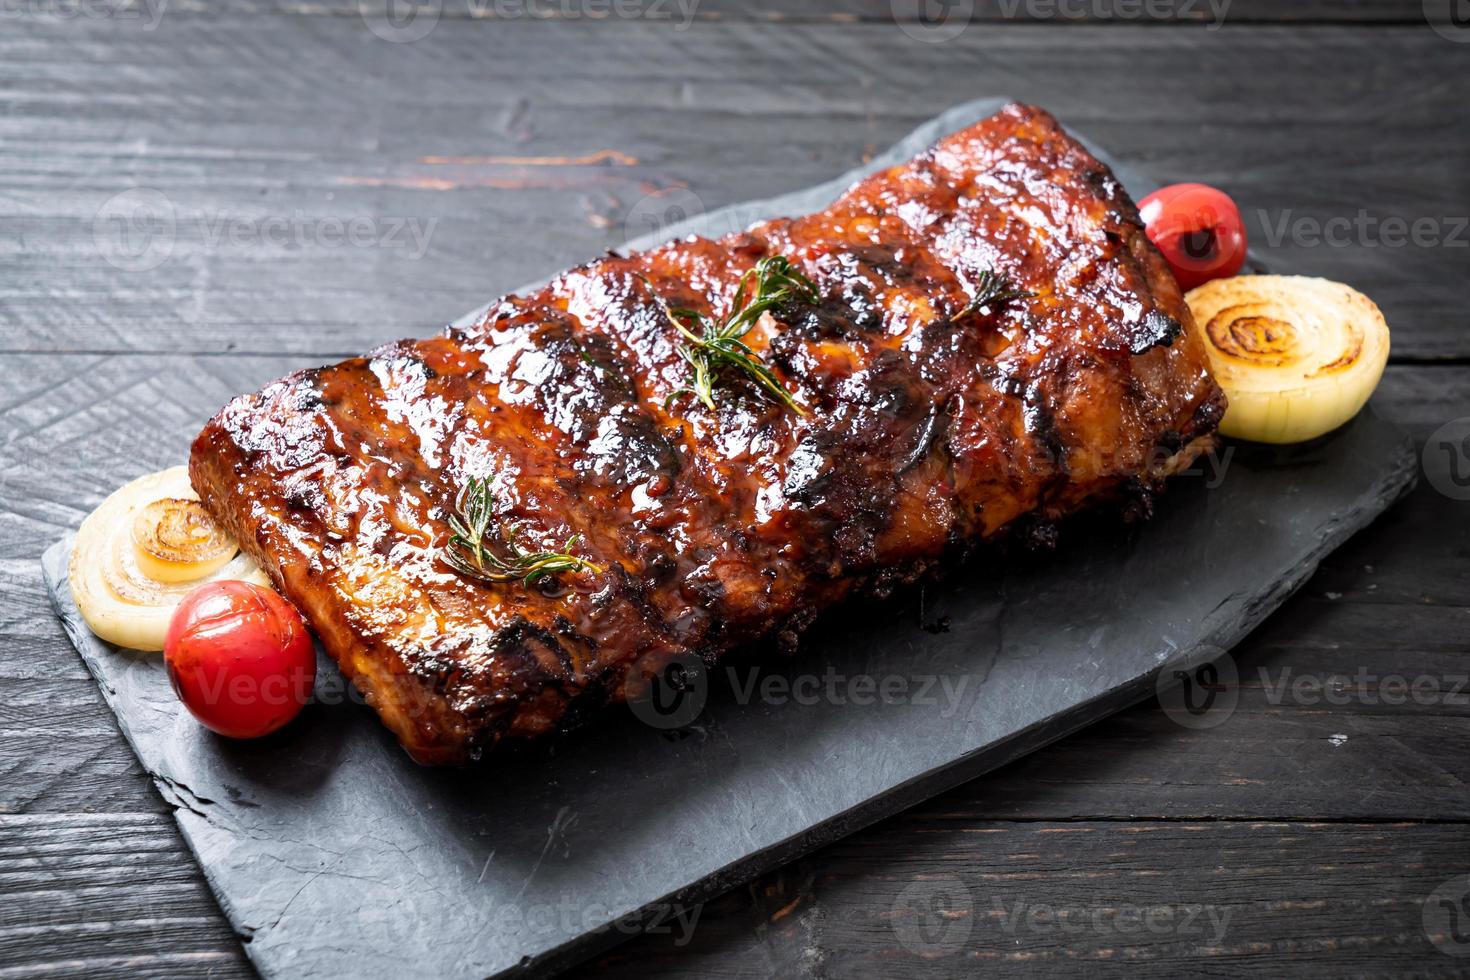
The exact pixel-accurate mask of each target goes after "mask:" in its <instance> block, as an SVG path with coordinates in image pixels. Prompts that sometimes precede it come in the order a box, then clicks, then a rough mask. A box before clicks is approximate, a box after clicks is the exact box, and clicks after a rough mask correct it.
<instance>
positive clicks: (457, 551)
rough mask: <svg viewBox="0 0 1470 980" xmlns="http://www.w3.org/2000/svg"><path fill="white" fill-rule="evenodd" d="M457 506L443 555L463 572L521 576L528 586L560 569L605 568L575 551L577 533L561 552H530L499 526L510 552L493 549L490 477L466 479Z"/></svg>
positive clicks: (493, 577) (492, 577)
mask: <svg viewBox="0 0 1470 980" xmlns="http://www.w3.org/2000/svg"><path fill="white" fill-rule="evenodd" d="M454 509H455V511H456V513H454V514H452V515H450V518H449V529H450V530H451V531H453V532H454V533H453V535H451V536H450V538H449V544H448V545H447V546H445V548H444V550H443V551H442V552H440V556H441V557H442V558H443V559H444V563H445V564H446V565H448V566H449V567H450V568H452V569H454V570H455V571H456V572H459V573H460V574H461V575H466V576H468V577H470V578H476V579H479V580H480V581H482V582H513V581H515V580H516V579H521V580H522V581H523V582H524V583H525V584H526V585H535V584H536V583H537V582H538V581H540V580H541V579H543V578H545V577H546V576H548V575H555V574H557V573H558V572H581V571H588V572H600V571H602V567H601V566H600V565H595V564H593V563H592V562H590V561H588V560H587V559H585V558H580V557H578V556H577V555H574V554H572V549H573V548H574V547H576V545H577V540H578V538H579V537H580V535H576V534H574V535H572V536H571V537H570V538H568V539H567V543H566V544H564V545H562V547H561V550H560V551H527V550H526V549H525V548H522V547H521V546H520V545H519V544H518V543H517V542H516V540H515V532H514V531H512V530H509V529H500V533H501V536H502V537H503V538H504V539H505V544H506V547H507V548H508V549H509V552H510V554H509V556H508V557H503V556H501V555H499V554H496V553H495V552H494V551H493V550H491V549H490V547H489V546H488V544H487V542H486V538H487V537H488V536H489V535H490V532H491V530H492V527H493V526H494V524H495V496H494V494H493V493H492V491H491V489H490V481H489V480H485V479H479V478H475V477H471V478H470V479H469V480H468V481H466V483H465V485H464V487H463V489H461V490H460V492H459V497H458V499H456V500H455V502H454Z"/></svg>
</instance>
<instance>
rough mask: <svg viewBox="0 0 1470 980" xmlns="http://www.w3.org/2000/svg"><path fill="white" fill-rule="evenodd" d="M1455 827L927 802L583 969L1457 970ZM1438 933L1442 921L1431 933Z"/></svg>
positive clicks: (805, 973)
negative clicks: (1453, 951)
mask: <svg viewBox="0 0 1470 980" xmlns="http://www.w3.org/2000/svg"><path fill="white" fill-rule="evenodd" d="M1467 843H1470V835H1467V833H1466V831H1465V830H1464V828H1462V827H1455V828H1447V827H1443V826H1434V825H1423V824H1366V825H1363V824H1310V823H1280V822H1267V821H1259V822H1255V821H1252V822H1240V823H1234V822H1207V823H1176V822H1161V823H1143V824H1138V823H1134V824H1116V823H1094V822H1068V823H1020V824H1017V823H1001V822H996V823H990V822H981V823H975V822H970V821H963V822H949V821H947V820H945V819H943V818H940V819H931V817H930V816H929V815H928V814H927V813H925V812H922V810H921V811H915V812H914V813H912V814H910V815H906V816H903V817H898V818H896V819H894V820H891V821H888V822H887V823H885V824H883V825H881V826H879V827H876V828H873V829H872V830H870V831H868V832H866V833H864V834H859V835H857V836H855V837H853V838H850V839H849V840H847V841H844V842H842V843H839V844H836V845H834V846H832V847H829V848H827V849H825V850H823V851H821V852H819V853H818V854H816V855H813V856H812V857H811V858H810V859H808V860H806V861H802V862H799V863H798V864H797V865H796V866H793V868H791V869H788V871H787V872H784V873H783V874H782V875H780V876H772V877H771V878H769V879H766V880H763V881H761V882H759V883H757V884H756V885H754V886H752V888H751V889H750V890H749V891H747V892H745V893H743V894H742V893H736V894H733V895H730V896H727V897H726V898H725V899H722V900H720V901H719V902H717V903H714V904H713V905H711V906H710V907H709V908H707V909H706V910H705V911H704V914H703V915H702V916H701V917H700V918H699V920H698V922H697V924H696V927H695V929H694V931H693V934H692V937H691V936H688V935H687V933H685V932H684V931H683V930H680V929H678V928H671V929H670V931H669V932H668V933H667V934H664V935H652V936H646V937H640V938H638V939H636V940H634V941H632V942H630V943H628V944H626V945H624V946H622V947H620V948H619V949H617V950H616V951H614V952H613V953H611V954H610V955H608V956H605V957H603V958H601V959H600V960H598V961H596V962H595V963H593V964H590V965H589V967H588V968H587V969H585V970H584V971H581V973H580V975H584V976H591V975H598V976H637V977H648V976H657V977H676V976H700V975H710V974H714V975H718V976H721V977H765V976H772V975H780V976H792V977H813V978H814V977H826V976H884V977H952V976H967V975H977V974H978V975H984V976H987V977H989V976H1000V977H1010V976H1018V977H1019V976H1054V975H1056V973H1057V972H1059V971H1065V972H1066V973H1068V974H1072V973H1078V974H1081V973H1088V974H1090V973H1094V972H1097V971H1102V970H1108V971H1110V972H1111V971H1117V972H1120V973H1122V974H1123V975H1126V976H1130V977H1177V976H1184V975H1199V974H1202V973H1206V974H1210V975H1228V976H1263V977H1279V976H1281V975H1283V973H1286V972H1295V971H1307V972H1309V973H1316V974H1319V975H1342V974H1344V973H1352V974H1354V975H1376V976H1410V975H1435V976H1454V975H1464V974H1463V971H1462V970H1459V969H1457V967H1459V966H1462V965H1463V961H1456V960H1454V959H1451V958H1450V957H1449V956H1447V955H1445V954H1444V953H1442V952H1440V951H1439V950H1438V949H1437V948H1436V947H1435V946H1434V945H1432V943H1431V941H1430V939H1429V936H1428V935H1427V934H1426V930H1425V927H1424V924H1423V917H1422V914H1421V910H1422V907H1423V904H1424V902H1425V899H1426V898H1428V897H1429V895H1430V894H1431V893H1433V892H1434V890H1435V889H1436V888H1437V887H1439V886H1440V885H1441V884H1443V883H1444V882H1446V881H1447V880H1449V879H1451V878H1452V877H1453V876H1455V875H1462V874H1464V873H1465V872H1466V870H1467V868H1470V853H1467V849H1466V844H1467ZM1442 941H1444V940H1443V939H1442Z"/></svg>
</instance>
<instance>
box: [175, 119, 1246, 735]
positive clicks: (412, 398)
mask: <svg viewBox="0 0 1470 980" xmlns="http://www.w3.org/2000/svg"><path fill="white" fill-rule="evenodd" d="M768 255H783V256H786V257H787V258H788V259H790V260H791V261H792V262H793V263H795V264H796V265H797V266H798V267H799V268H800V269H801V270H802V271H803V272H804V273H805V274H806V275H807V276H808V277H809V278H811V279H812V280H813V281H814V283H815V284H816V286H817V290H818V293H819V301H818V303H817V304H816V305H806V304H801V303H793V304H788V305H787V306H786V307H784V308H782V309H779V310H777V311H775V314H774V315H768V316H767V317H765V318H763V319H762V320H761V321H760V322H759V323H758V324H757V326H756V328H755V329H754V330H753V331H752V333H751V334H750V335H749V337H748V338H747V341H748V342H749V343H750V344H751V345H752V346H753V347H754V348H755V349H757V350H758V351H761V352H762V353H763V354H765V355H766V356H767V357H768V359H769V361H770V362H771V363H772V364H773V365H775V366H776V368H777V370H778V371H779V372H780V374H781V377H782V379H783V381H784V383H785V384H786V385H787V387H788V388H789V389H790V390H791V391H792V392H793V393H794V395H795V397H796V398H797V399H798V401H799V402H800V403H801V404H802V405H804V406H806V407H807V409H808V412H807V414H805V415H798V414H796V413H794V412H791V411H789V410H788V409H786V408H784V407H783V406H781V405H779V404H776V403H775V402H774V401H772V400H771V399H769V398H767V397H765V396H763V395H762V394H761V393H760V392H759V391H758V390H757V389H756V388H755V387H754V386H753V385H752V384H750V383H749V382H747V381H746V380H744V379H741V378H738V377H727V378H725V379H723V380H722V381H721V384H720V386H719V388H718V394H719V408H718V410H717V411H716V412H710V411H708V410H706V409H705V408H703V407H702V406H700V405H698V404H697V403H695V402H694V401H693V400H692V399H689V398H687V397H685V398H682V399H677V398H676V399H674V400H673V401H672V402H670V401H669V399H670V396H672V395H673V394H674V393H675V392H676V391H677V390H678V389H679V388H680V387H682V386H683V385H684V383H685V380H686V374H687V365H686V364H685V363H684V361H683V360H682V359H681V358H680V356H679V351H678V347H679V342H680V341H679V337H678V335H677V334H676V333H675V331H674V330H672V328H671V327H670V326H669V324H668V322H667V320H666V318H665V317H664V315H663V313H662V311H661V309H660V307H659V305H658V303H657V298H658V297H662V298H663V299H664V300H666V301H667V302H669V303H670V304H672V305H675V306H689V307H692V308H695V309H699V310H702V311H704V312H706V313H709V314H711V315H715V316H718V315H720V314H722V313H724V312H725V311H726V310H727V309H728V307H729V305H730V304H731V302H732V301H733V298H734V294H735V289H736V285H737V283H738V280H739V278H740V276H741V274H742V273H743V272H745V271H746V270H748V269H750V268H751V267H752V266H753V265H754V264H755V262H756V261H758V260H759V259H760V258H762V257H764V256H768ZM987 271H995V272H998V273H1000V274H1003V275H1005V276H1007V277H1008V278H1010V280H1011V281H1012V282H1013V283H1014V284H1015V285H1017V286H1019V287H1021V288H1024V289H1026V290H1029V291H1031V293H1032V295H1031V296H1030V297H1027V298H1023V299H1020V300H1013V301H1010V302H1007V303H1000V304H995V305H994V306H992V307H988V308H986V309H983V310H980V311H978V312H974V311H972V312H966V307H967V305H968V303H969V301H970V297H971V295H972V294H973V292H974V288H975V284H976V283H977V282H978V280H979V277H980V276H981V274H982V273H985V272H987ZM1188 316H1189V315H1188V311H1187V309H1186V308H1185V306H1184V304H1183V301H1182V298H1181V296H1180V294H1179V290H1178V288H1177V286H1176V285H1175V283H1174V281H1173V279H1172V278H1171V277H1170V276H1169V274H1168V272H1167V269H1166V267H1165V266H1164V264H1163V261H1162V259H1161V258H1160V257H1159V256H1158V254H1157V253H1156V252H1155V251H1154V250H1153V249H1152V247H1151V246H1150V245H1149V244H1148V243H1147V240H1146V239H1145V237H1144V235H1143V232H1142V228H1141V226H1140V224H1139V221H1138V216H1137V212H1136V209H1135V208H1134V206H1133V204H1132V203H1131V202H1130V201H1129V200H1128V199H1127V198H1126V196H1125V195H1124V194H1123V192H1122V189H1121V188H1120V187H1119V185H1118V184H1117V182H1116V180H1114V179H1113V178H1112V177H1111V175H1109V174H1108V173H1107V171H1106V169H1105V168H1104V167H1103V166H1102V165H1101V164H1100V163H1098V162H1097V161H1096V160H1095V159H1094V158H1093V157H1092V156H1091V155H1090V154H1088V153H1087V152H1086V151H1085V150H1084V149H1082V148H1081V147H1080V146H1079V145H1078V144H1076V143H1075V142H1074V141H1072V140H1071V139H1070V138H1069V137H1068V136H1066V134H1065V133H1063V132H1062V131H1061V129H1060V127H1058V126H1057V124H1056V122H1055V121H1054V120H1053V119H1052V118H1051V117H1050V116H1048V115H1047V114H1046V113H1044V112H1042V111H1040V110H1038V109H1034V108H1030V107H1026V106H1011V107H1008V108H1007V109H1006V110H1004V111H1002V112H1001V113H999V114H997V115H996V116H994V117H992V118H990V119H988V120H985V121H982V122H981V123H979V124H977V125H976V126H974V127H972V128H970V129H968V130H965V131H963V132H960V133H957V134H955V135H953V136H951V137H949V138H947V139H945V140H943V141H941V142H940V143H939V144H938V145H937V146H936V147H934V148H933V149H931V150H930V151H929V152H927V153H925V154H924V155H922V156H920V157H919V158H917V159H915V160H913V161H910V162H909V163H907V164H904V165H902V166H899V167H895V168H892V169H890V170H887V171H884V172H882V173H879V174H876V175H874V176H873V177H871V178H868V179H867V180H864V181H862V182H860V183H859V184H857V185H855V186H854V187H853V188H852V189H851V190H849V191H848V193H847V194H846V195H844V196H843V197H842V198H841V199H840V200H839V201H837V202H836V203H835V204H833V205H832V206H831V207H830V208H828V209H827V210H826V211H823V212H821V213H819V214H816V215H810V216H807V217H803V218H796V219H776V220H772V221H767V222H763V223H761V224H759V225H756V226H754V227H753V228H751V229H749V230H748V231H747V232H744V233H741V234H737V235H731V236H727V237H726V238H724V239H722V240H720V241H708V240H704V239H689V240H686V241H682V242H674V243H670V244H669V245H666V246H663V247H661V248H658V249H654V250H652V251H650V252H646V253H641V254H636V255H630V256H616V255H609V256H607V257H604V258H602V259H598V260H596V261H594V262H592V263H589V264H588V265H586V266H582V267H580V268H577V269H574V270H571V271H570V272H568V273H566V274H564V275H563V276H561V277H560V278H558V279H557V280H555V281H554V282H552V283H551V284H550V285H548V286H547V287H545V288H543V289H540V290H537V291H534V292H532V293H530V294H528V295H525V296H519V297H508V298H506V299H504V300H502V301H500V302H499V303H498V304H497V305H496V306H495V307H493V308H492V309H491V310H490V312H489V313H487V314H486V316H485V317H484V318H483V319H482V320H481V322H480V323H478V324H477V325H476V326H474V327H473V328H469V329H464V330H451V331H447V332H446V333H445V334H443V335H441V336H438V337H433V338H429V339H425V340H420V341H400V342H397V343H394V344H390V345H388V346H386V347H384V348H381V349H379V350H377V351H375V352H373V353H371V354H369V355H367V356H365V357H362V358H354V359H351V360H348V361H344V362H342V363H341V364H338V365H335V366H332V367H327V368H321V369H317V370H313V371H304V372H300V373H298V374H296V375H292V376H290V377H288V378H285V379H282V380H281V381H279V382H276V383H275V384H273V385H270V386H268V387H267V388H265V389H264V390H263V391H261V392H259V393H257V394H254V395H248V396H243V397H242V398H239V399H236V400H235V401H233V402H231V403H230V404H229V405H228V406H226V407H225V408H224V409H223V410H222V411H221V412H220V414H219V415H218V416H216V417H215V418H214V419H213V420H211V422H210V423H209V424H208V425H207V426H206V427H205V429H204V431H203V432H202V433H201V434H200V436H199V439H198V440H197V441H196V443H195V447H194V453H193V457H192V461H191V475H192V476H193V479H194V484H195V487H196V488H197V489H198V490H199V492H200V494H201V495H202V497H203V498H204V500H205V502H206V505H207V506H208V507H209V508H210V509H211V511H212V512H213V513H214V514H215V515H216V516H218V517H219V518H220V519H221V520H222V521H223V522H224V523H225V524H226V525H227V526H228V527H229V528H230V529H231V530H232V531H233V532H234V533H235V534H236V536H237V537H238V538H239V539H240V541H241V543H242V546H243V547H244V548H245V549H246V550H248V551H249V552H250V553H251V554H252V555H254V556H255V557H256V558H258V559H259V560H260V561H261V562H262V564H263V565H264V566H265V567H266V568H267V569H268V570H269V571H270V573H271V574H272V576H273V578H274V579H275V580H276V582H277V583H278V585H280V587H281V588H282V589H283V591H284V592H285V593H286V594H287V595H288V596H290V597H291V598H292V599H293V600H294V601H295V602H296V603H297V605H298V606H300V607H301V608H302V610H303V612H305V613H306V615H307V616H308V618H309V619H310V621H311V622H312V625H313V627H314V628H315V629H316V631H317V633H318V635H319V636H320V638H321V640H322V642H323V645H324V646H325V647H326V649H327V650H328V652H329V653H331V654H332V656H333V657H334V658H335V659H336V660H337V661H338V663H339V664H341V666H342V668H343V670H344V672H345V673H346V674H348V676H350V677H352V678H353V680H354V681H355V682H356V683H357V684H358V685H359V687H361V688H362V689H363V690H364V692H365V693H366V694H367V696H368V699H369V701H370V703H372V704H373V706H374V707H375V708H376V709H377V710H378V712H379V713H380V715H381V716H382V717H383V720H384V721H385V723H387V724H388V726H389V727H390V728H391V729H392V730H393V731H394V732H395V733H396V734H397V736H398V737H399V739H400V740H401V741H402V742H403V744H404V746H405V748H407V749H408V751H409V752H410V753H411V754H412V755H413V756H414V758H416V759H418V760H419V761H421V762H425V763H458V762H463V761H467V760H469V759H473V758H476V757H478V756H479V755H480V754H481V753H482V752H484V751H485V750H487V749H489V748H491V747H493V746H495V745H497V744H500V743H503V742H508V741H515V740H518V739H522V738H528V737H532V736H537V735H541V734H544V733H546V732H550V731H552V730H555V729H557V728H559V727H562V726H565V725H568V724H571V723H573V722H574V721H580V720H581V719H582V718H583V717H585V716H586V715H587V714H588V712H589V711H590V710H591V709H592V708H593V707H595V706H596V705H598V704H601V703H603V702H606V701H618V700H621V699H622V698H623V697H624V696H625V695H627V694H629V693H636V692H637V691H638V689H639V688H640V687H641V685H642V684H643V683H645V679H646V678H647V677H649V676H651V675H652V674H653V673H654V672H656V671H657V670H658V668H659V667H660V666H661V665H663V664H665V663H667V662H668V661H669V660H670V659H671V658H674V657H678V656H683V655H695V656H700V657H702V658H704V659H705V660H706V661H709V662H713V660H714V659H716V658H717V657H719V656H720V655H721V654H723V653H724V652H725V651H727V650H729V649H731V648H732V647H734V646H736V645H739V644H742V643H746V642H749V641H752V640H755V639H758V638H761V637H765V636H774V637H776V638H778V639H779V640H780V641H781V642H783V643H785V642H790V641H791V640H792V639H793V637H794V634H795V633H796V632H799V630H800V629H801V628H802V627H803V626H804V625H805V624H807V623H809V622H810V621H811V619H812V617H813V616H814V614H815V613H816V612H818V611H820V610H822V609H824V608H828V607H830V606H831V605H833V604H834V603H837V602H839V601H840V600H842V599H843V598H844V597H847V596H849V595H852V594H853V593H855V592H859V591H865V592H868V593H878V594H881V593H884V592H886V591H888V590H889V589H891V588H892V587H893V586H894V585H895V584H898V583H900V582H903V581H906V580H910V579H912V578H914V577H916V576H918V575H920V574H922V573H923V572H924V571H925V570H926V569H928V568H930V567H932V566H933V565H934V564H935V563H937V562H939V561H940V560H942V559H944V558H945V557H946V556H949V555H952V554H954V553H955V552H957V551H958V550H962V549H963V548H964V547H965V546H968V545H970V544H973V543H974V542H977V541H981V540H984V539H988V538H993V537H995V536H997V535H999V534H1001V533H1004V532H1006V531H1008V530H1010V529H1012V528H1014V527H1022V526H1025V527H1030V528H1033V529H1035V528H1045V527H1047V526H1049V524H1050V523H1051V522H1053V521H1055V520H1056V519H1057V518H1060V517H1062V516H1064V515H1066V514H1068V513H1071V512H1073V511H1075V510H1077V509H1079V508H1081V507H1084V506H1087V505H1088V504H1090V503H1092V502H1095V501H1098V500H1101V499H1105V498H1108V497H1110V496H1113V495H1115V494H1117V493H1119V492H1127V491H1130V490H1132V489H1133V488H1143V489H1145V490H1149V489H1153V488H1155V487H1157V485H1158V484H1159V483H1160V482H1161V481H1162V480H1163V478H1164V477H1166V476H1167V475H1169V473H1170V472H1172V471H1174V470H1175V469H1177V468H1178V467H1180V466H1181V465H1183V464H1185V463H1187V462H1188V461H1189V460H1191V459H1192V458H1193V457H1194V456H1195V455H1197V454H1198V453H1199V452H1200V451H1201V450H1202V449H1203V448H1204V447H1205V446H1206V445H1207V444H1208V443H1209V440H1210V439H1211V437H1212V433H1213V429H1214V425H1215V423H1216V422H1217V420H1218V418H1219V416H1220V413H1221V410H1222V407H1223V397H1222V396H1221V394H1220V392H1219V390H1218V388H1217V387H1216V386H1215V385H1214V383H1213V381H1212V380H1211V379H1210V377H1209V374H1208V371H1207V368H1206V362H1205V358H1204V355H1203V352H1202V350H1201V349H1200V347H1199V345H1198V342H1197V341H1196V340H1195V338H1194V337H1193V335H1192V332H1191V329H1190V327H1191V324H1190V321H1189V318H1188ZM1161 450H1162V452H1161ZM472 476H483V477H490V478H493V480H494V486H495V492H496V503H497V515H498V517H499V519H500V520H501V522H502V523H504V524H507V525H512V526H514V527H516V528H517V529H518V533H519V536H520V539H521V540H524V541H532V542H536V543H541V542H546V543H551V542H556V543H560V542H562V541H565V540H566V539H567V537H569V536H570V535H572V534H576V535H579V536H580V539H581V543H580V545H579V553H581V554H583V555H585V556H586V557H588V558H589V559H591V560H592V561H595V562H597V563H598V564H599V565H601V566H603V567H604V568H605V569H606V570H605V571H604V572H603V573H601V574H595V575H587V576H564V577H563V579H562V580H561V581H560V582H555V583H549V584H548V585H547V586H546V587H544V588H524V587H522V586H521V585H519V584H512V585H485V584H482V583H478V582H474V581H469V580H466V579H463V578H460V577H458V576H456V575H455V574H453V573H452V572H451V571H450V570H449V569H448V568H447V567H446V566H444V565H443V563H442V562H441V561H439V560H438V559H437V557H436V555H437V552H438V549H440V548H441V547H443V546H444V545H445V543H446V542H447V539H448V535H449V531H448V528H447V526H446V518H447V516H448V514H449V512H450V509H451V508H452V507H453V505H454V501H455V497H456V494H457V492H458V489H459V488H460V487H461V486H462V485H463V483H464V481H465V480H466V479H468V478H469V477H472Z"/></svg>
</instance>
